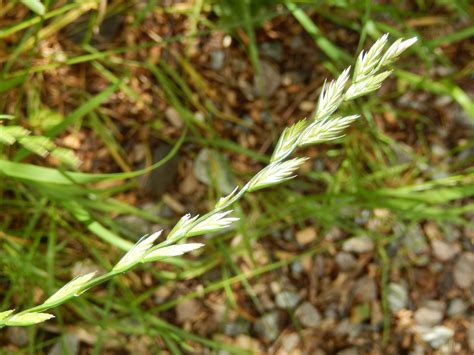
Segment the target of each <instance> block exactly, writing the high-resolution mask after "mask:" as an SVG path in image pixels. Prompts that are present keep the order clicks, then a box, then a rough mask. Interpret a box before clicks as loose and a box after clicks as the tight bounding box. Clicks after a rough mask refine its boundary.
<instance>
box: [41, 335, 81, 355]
mask: <svg viewBox="0 0 474 355" xmlns="http://www.w3.org/2000/svg"><path fill="white" fill-rule="evenodd" d="M78 353H79V338H78V337H77V336H76V335H75V334H72V333H70V334H66V335H63V336H62V337H61V338H59V340H58V341H57V342H56V344H54V346H53V347H52V348H51V350H50V351H49V353H48V355H63V354H68V355H74V354H78Z"/></svg>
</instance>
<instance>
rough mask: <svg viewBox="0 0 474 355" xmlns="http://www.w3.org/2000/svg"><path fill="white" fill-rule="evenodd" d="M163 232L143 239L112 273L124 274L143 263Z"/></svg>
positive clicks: (120, 261)
mask: <svg viewBox="0 0 474 355" xmlns="http://www.w3.org/2000/svg"><path fill="white" fill-rule="evenodd" d="M161 232H162V231H161V230H160V231H158V232H155V233H153V234H152V235H150V236H145V237H143V238H141V239H140V240H139V241H138V242H137V244H135V245H134V246H133V247H132V249H130V250H129V251H128V252H127V253H126V254H125V255H124V256H123V257H122V259H120V260H119V262H118V263H117V264H116V265H115V266H114V268H113V269H112V271H114V272H124V271H126V270H128V269H130V268H131V267H132V266H134V265H136V264H138V263H140V262H142V258H143V256H144V255H145V253H146V252H147V251H148V249H150V248H151V247H152V246H153V243H154V242H155V240H156V239H157V238H158V237H159V236H160V235H161Z"/></svg>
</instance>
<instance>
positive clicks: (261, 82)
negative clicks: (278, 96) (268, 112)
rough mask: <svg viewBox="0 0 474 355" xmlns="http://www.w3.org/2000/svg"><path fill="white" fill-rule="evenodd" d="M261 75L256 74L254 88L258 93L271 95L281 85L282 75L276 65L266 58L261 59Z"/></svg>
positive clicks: (266, 95)
mask: <svg viewBox="0 0 474 355" xmlns="http://www.w3.org/2000/svg"><path fill="white" fill-rule="evenodd" d="M260 69H261V73H260V74H261V75H256V76H255V82H254V90H255V93H256V94H258V95H264V96H265V97H271V96H272V95H273V94H274V93H275V91H276V90H277V89H278V88H279V87H280V84H281V75H280V73H279V72H278V70H276V69H275V67H274V66H273V65H272V64H270V63H268V62H267V61H265V60H261V61H260Z"/></svg>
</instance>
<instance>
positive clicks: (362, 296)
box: [354, 276, 377, 302]
mask: <svg viewBox="0 0 474 355" xmlns="http://www.w3.org/2000/svg"><path fill="white" fill-rule="evenodd" d="M354 297H355V298H356V299H357V300H358V301H359V302H370V301H373V300H375V298H376V297H377V285H376V284H375V281H374V279H373V278H371V277H369V276H365V277H362V278H360V279H358V280H357V281H356V283H355V286H354Z"/></svg>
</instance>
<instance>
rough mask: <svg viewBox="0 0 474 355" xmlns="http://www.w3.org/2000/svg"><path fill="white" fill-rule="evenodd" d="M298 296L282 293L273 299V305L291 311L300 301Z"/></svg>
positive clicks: (291, 293)
mask: <svg viewBox="0 0 474 355" xmlns="http://www.w3.org/2000/svg"><path fill="white" fill-rule="evenodd" d="M300 299H301V298H300V295H299V294H297V293H296V292H291V291H282V292H280V293H279V294H277V295H276V297H275V303H276V304H277V306H278V307H280V308H283V309H293V308H294V307H296V305H297V304H298V302H299V301H300Z"/></svg>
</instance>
